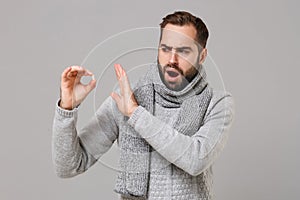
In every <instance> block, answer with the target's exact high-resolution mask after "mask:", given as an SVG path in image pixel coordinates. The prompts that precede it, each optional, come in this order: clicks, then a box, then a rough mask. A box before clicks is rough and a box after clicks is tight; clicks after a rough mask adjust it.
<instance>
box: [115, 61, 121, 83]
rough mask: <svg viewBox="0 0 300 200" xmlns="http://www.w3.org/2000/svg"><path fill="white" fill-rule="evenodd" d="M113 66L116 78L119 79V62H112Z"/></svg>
mask: <svg viewBox="0 0 300 200" xmlns="http://www.w3.org/2000/svg"><path fill="white" fill-rule="evenodd" d="M114 68H115V72H116V76H117V79H118V80H119V79H120V78H121V74H120V64H114Z"/></svg>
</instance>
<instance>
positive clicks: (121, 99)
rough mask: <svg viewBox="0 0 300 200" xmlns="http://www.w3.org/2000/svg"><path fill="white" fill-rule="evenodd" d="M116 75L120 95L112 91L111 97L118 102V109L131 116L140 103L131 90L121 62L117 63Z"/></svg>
mask: <svg viewBox="0 0 300 200" xmlns="http://www.w3.org/2000/svg"><path fill="white" fill-rule="evenodd" d="M114 67H115V71H116V76H117V79H118V81H119V85H120V95H118V94H117V93H114V92H113V93H111V97H112V98H113V99H114V100H115V102H116V103H117V106H118V109H119V110H120V112H121V113H123V115H125V116H128V117H130V116H131V114H132V113H133V112H134V110H135V109H136V108H137V107H138V103H137V101H136V99H135V97H134V94H133V92H132V90H131V87H130V84H129V81H128V77H127V74H126V72H125V70H124V69H123V68H122V67H121V65H120V64H115V66H114Z"/></svg>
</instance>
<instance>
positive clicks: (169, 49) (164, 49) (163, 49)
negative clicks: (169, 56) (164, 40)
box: [160, 46, 172, 53]
mask: <svg viewBox="0 0 300 200" xmlns="http://www.w3.org/2000/svg"><path fill="white" fill-rule="evenodd" d="M160 49H161V50H162V51H163V52H165V53H168V52H170V51H172V48H170V47H165V46H162V47H160Z"/></svg>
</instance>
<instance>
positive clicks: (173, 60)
mask: <svg viewBox="0 0 300 200" xmlns="http://www.w3.org/2000/svg"><path fill="white" fill-rule="evenodd" d="M169 63H171V64H178V55H177V53H176V52H175V51H172V53H171V57H170V59H169Z"/></svg>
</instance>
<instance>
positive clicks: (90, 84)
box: [86, 80, 97, 92]
mask: <svg viewBox="0 0 300 200" xmlns="http://www.w3.org/2000/svg"><path fill="white" fill-rule="evenodd" d="M96 82H97V81H96V80H91V81H90V82H89V84H87V85H86V89H87V91H88V92H90V91H92V90H93V89H94V88H95V87H96Z"/></svg>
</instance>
